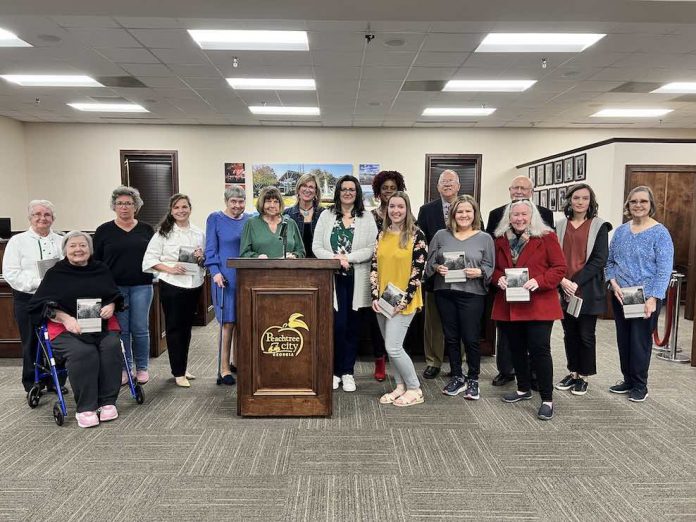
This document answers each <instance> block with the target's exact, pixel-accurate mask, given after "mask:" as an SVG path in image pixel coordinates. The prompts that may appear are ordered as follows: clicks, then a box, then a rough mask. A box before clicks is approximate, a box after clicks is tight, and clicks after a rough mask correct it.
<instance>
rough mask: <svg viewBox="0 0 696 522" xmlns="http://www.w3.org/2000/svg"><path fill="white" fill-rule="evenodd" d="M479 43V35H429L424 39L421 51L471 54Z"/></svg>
mask: <svg viewBox="0 0 696 522" xmlns="http://www.w3.org/2000/svg"><path fill="white" fill-rule="evenodd" d="M480 43H481V36H480V35H479V34H442V33H430V34H428V36H426V38H425V43H424V45H423V48H422V49H423V51H435V52H442V51H445V52H460V53H472V52H474V50H475V49H476V48H477V47H478V45H479V44H480Z"/></svg>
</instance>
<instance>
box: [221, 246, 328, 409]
mask: <svg viewBox="0 0 696 522" xmlns="http://www.w3.org/2000/svg"><path fill="white" fill-rule="evenodd" d="M227 266H228V267H230V268H236V269H237V326H238V332H239V333H238V340H237V343H238V344H237V414H238V415H242V416H255V417H263V416H297V417H309V416H327V417H328V416H330V415H331V410H332V396H331V394H332V376H333V375H332V370H331V369H332V367H333V277H334V276H333V274H334V272H335V270H337V269H338V268H339V267H340V263H339V261H338V260H333V259H328V260H327V259H248V258H245V259H242V258H237V259H228V260H227Z"/></svg>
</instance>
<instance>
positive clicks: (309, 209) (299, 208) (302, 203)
mask: <svg viewBox="0 0 696 522" xmlns="http://www.w3.org/2000/svg"><path fill="white" fill-rule="evenodd" d="M295 193H296V194H297V203H295V204H294V205H293V206H292V207H288V208H286V209H285V210H284V211H283V215H284V216H288V217H289V218H291V219H293V220H294V221H295V223H296V224H297V228H298V229H299V231H300V235H301V236H302V243H303V244H304V249H305V255H306V257H316V256H315V255H314V253H313V252H312V240H313V239H314V229H315V228H316V227H317V221H319V216H320V215H321V213H322V212H323V211H324V207H321V206H319V203H321V188H319V180H318V179H317V177H316V176H315V175H314V174H303V175H302V176H300V177H299V179H298V180H297V184H296V185H295Z"/></svg>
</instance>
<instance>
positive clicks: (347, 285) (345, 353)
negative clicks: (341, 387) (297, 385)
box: [333, 274, 360, 377]
mask: <svg viewBox="0 0 696 522" xmlns="http://www.w3.org/2000/svg"><path fill="white" fill-rule="evenodd" d="M334 281H335V287H336V300H337V301H338V311H336V310H334V369H333V374H334V375H337V376H339V377H340V376H341V375H346V374H350V375H353V371H354V367H355V359H356V358H357V357H358V340H359V338H360V336H359V334H358V332H360V316H359V314H358V312H357V311H356V310H353V285H354V278H353V274H349V275H342V274H337V275H336V276H334Z"/></svg>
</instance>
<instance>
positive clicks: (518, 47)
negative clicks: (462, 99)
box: [474, 33, 606, 53]
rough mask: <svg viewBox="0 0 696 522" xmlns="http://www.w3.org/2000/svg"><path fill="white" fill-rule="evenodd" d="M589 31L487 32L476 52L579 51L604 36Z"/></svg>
mask: <svg viewBox="0 0 696 522" xmlns="http://www.w3.org/2000/svg"><path fill="white" fill-rule="evenodd" d="M605 36H606V34H590V33H489V34H488V35H487V36H486V37H485V38H484V39H483V41H482V42H481V43H480V44H479V46H478V47H477V48H476V51H474V52H477V53H540V52H545V53H579V52H581V51H584V50H585V49H587V48H588V47H589V46H590V45H592V44H594V43H596V42H598V41H599V40H601V39H602V38H604V37H605Z"/></svg>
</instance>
